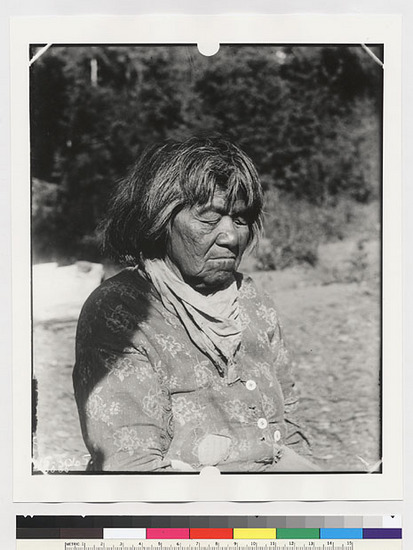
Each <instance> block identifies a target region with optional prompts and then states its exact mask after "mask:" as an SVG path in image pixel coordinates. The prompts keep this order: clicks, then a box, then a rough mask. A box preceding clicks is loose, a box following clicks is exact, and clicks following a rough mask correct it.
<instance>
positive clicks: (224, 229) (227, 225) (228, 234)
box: [216, 216, 238, 247]
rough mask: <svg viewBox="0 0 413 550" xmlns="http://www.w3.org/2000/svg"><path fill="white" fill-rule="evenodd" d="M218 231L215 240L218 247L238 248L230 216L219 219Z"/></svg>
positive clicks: (236, 234) (235, 231) (235, 232)
mask: <svg viewBox="0 0 413 550" xmlns="http://www.w3.org/2000/svg"><path fill="white" fill-rule="evenodd" d="M218 230H219V233H218V236H217V239H216V242H217V244H218V245H220V246H228V247H236V246H238V232H237V230H236V228H235V225H234V221H233V220H232V218H231V217H230V216H224V217H223V218H222V219H221V223H220V225H219V228H218Z"/></svg>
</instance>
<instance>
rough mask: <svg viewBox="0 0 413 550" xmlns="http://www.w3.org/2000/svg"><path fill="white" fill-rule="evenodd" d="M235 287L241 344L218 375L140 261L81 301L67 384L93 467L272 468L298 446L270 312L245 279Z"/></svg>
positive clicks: (284, 358) (281, 349)
mask: <svg viewBox="0 0 413 550" xmlns="http://www.w3.org/2000/svg"><path fill="white" fill-rule="evenodd" d="M237 284H238V287H239V307H240V317H241V324H242V343H241V347H240V348H239V350H238V351H237V353H236V355H235V361H234V364H233V365H231V369H232V371H231V373H228V372H226V373H222V374H220V373H219V372H218V370H217V368H216V367H215V366H214V365H213V363H212V362H211V361H210V360H209V359H208V357H206V356H205V355H204V354H203V353H202V352H201V351H200V350H199V349H198V348H197V347H196V346H195V345H194V344H193V342H192V341H191V339H190V338H189V336H188V334H187V332H186V331H185V328H184V326H183V325H182V323H181V322H180V320H179V319H178V317H177V316H175V315H174V314H172V313H171V312H169V311H167V310H166V309H165V307H164V306H163V304H162V301H161V299H160V296H159V294H157V292H156V290H155V289H154V288H153V286H152V284H151V283H150V282H149V281H148V279H146V278H145V276H143V275H142V273H141V272H140V271H139V270H138V269H137V268H128V269H126V270H124V271H123V272H121V273H120V274H118V275H117V276H115V277H113V278H111V279H109V280H107V281H106V282H104V283H103V284H102V285H101V286H100V287H99V288H98V289H97V290H96V291H95V292H94V293H93V294H92V295H91V296H90V297H89V299H88V300H87V302H86V304H85V306H84V307H83V310H82V313H81V316H80V319H79V323H78V329H77V342H76V365H75V368H74V372H73V380H74V388H75V396H76V401H77V405H78V409H79V417H80V421H81V426H82V432H83V437H84V440H85V443H86V445H87V448H88V450H89V452H90V454H91V457H92V458H91V463H90V469H91V470H95V471H131V472H133V471H159V472H162V471H170V470H172V469H173V468H174V464H176V463H179V464H181V463H184V464H185V466H186V467H188V468H189V469H193V470H200V469H202V468H203V467H204V466H207V465H214V466H217V467H218V468H219V469H220V470H222V471H234V472H236V471H240V472H257V471H271V470H274V469H275V470H276V465H277V462H278V461H279V460H280V457H281V456H282V454H283V449H284V448H285V446H286V445H288V446H295V445H300V443H302V441H303V437H302V435H301V432H300V431H299V428H298V426H297V424H296V423H295V422H294V421H293V420H292V418H291V416H292V414H293V412H294V408H295V405H296V396H295V392H294V383H293V380H292V378H291V373H290V363H289V358H288V353H287V351H286V349H285V346H284V342H283V339H282V335H281V330H280V325H279V321H278V317H277V313H276V310H275V309H274V307H273V305H272V304H271V302H270V301H269V299H268V298H267V297H266V296H263V295H261V293H260V292H259V291H258V289H257V288H256V286H255V285H254V283H253V282H252V280H251V279H250V278H245V277H243V276H242V275H237Z"/></svg>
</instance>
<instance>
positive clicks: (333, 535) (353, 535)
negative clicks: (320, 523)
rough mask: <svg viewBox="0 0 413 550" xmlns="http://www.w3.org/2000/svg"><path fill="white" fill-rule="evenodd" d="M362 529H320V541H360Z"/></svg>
mask: <svg viewBox="0 0 413 550" xmlns="http://www.w3.org/2000/svg"><path fill="white" fill-rule="evenodd" d="M362 538H363V529H345V528H344V529H320V539H330V540H333V539H362Z"/></svg>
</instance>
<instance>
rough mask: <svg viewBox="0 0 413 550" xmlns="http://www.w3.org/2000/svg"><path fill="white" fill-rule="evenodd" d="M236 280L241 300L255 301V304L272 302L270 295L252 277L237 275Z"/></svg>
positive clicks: (243, 274)
mask: <svg viewBox="0 0 413 550" xmlns="http://www.w3.org/2000/svg"><path fill="white" fill-rule="evenodd" d="M236 278H237V285H238V292H239V297H240V299H241V300H253V301H254V302H266V301H267V300H269V301H270V302H272V300H271V298H270V297H269V296H268V294H267V293H266V292H264V290H263V289H262V288H261V287H260V286H259V285H258V284H257V283H256V282H255V281H254V279H253V278H252V277H251V276H250V275H248V274H245V273H237V274H236Z"/></svg>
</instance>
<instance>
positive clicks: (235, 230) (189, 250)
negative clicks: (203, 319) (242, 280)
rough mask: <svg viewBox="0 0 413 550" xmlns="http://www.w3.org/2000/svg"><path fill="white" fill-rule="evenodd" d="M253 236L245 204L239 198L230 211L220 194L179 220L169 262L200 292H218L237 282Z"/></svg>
mask: <svg viewBox="0 0 413 550" xmlns="http://www.w3.org/2000/svg"><path fill="white" fill-rule="evenodd" d="M249 236H250V225H249V223H248V216H247V208H246V205H245V201H244V200H243V199H242V198H238V199H237V200H236V201H235V203H234V205H233V207H232V209H231V210H230V211H229V210H228V209H227V208H226V206H225V194H224V193H223V192H222V191H219V190H217V191H216V192H215V194H214V196H213V198H212V200H211V201H210V202H209V203H207V204H206V205H195V206H193V207H191V208H184V209H183V210H181V211H180V212H179V213H178V214H177V215H176V216H175V218H174V220H173V222H172V226H171V231H170V237H169V243H168V247H167V257H166V259H165V261H166V263H167V264H168V265H169V267H171V269H172V270H173V271H174V272H175V273H176V274H177V275H178V276H179V277H181V278H182V279H183V280H184V281H185V282H187V283H188V284H189V285H190V286H192V288H194V289H195V290H197V291H198V292H202V293H203V294H209V293H211V292H216V291H217V290H221V289H223V288H226V287H227V286H229V285H230V284H231V282H232V281H233V280H234V273H235V271H236V270H237V268H238V266H239V264H240V261H241V258H242V255H243V253H244V251H245V249H246V247H247V245H248V241H249Z"/></svg>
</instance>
